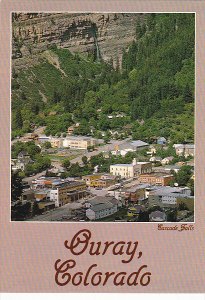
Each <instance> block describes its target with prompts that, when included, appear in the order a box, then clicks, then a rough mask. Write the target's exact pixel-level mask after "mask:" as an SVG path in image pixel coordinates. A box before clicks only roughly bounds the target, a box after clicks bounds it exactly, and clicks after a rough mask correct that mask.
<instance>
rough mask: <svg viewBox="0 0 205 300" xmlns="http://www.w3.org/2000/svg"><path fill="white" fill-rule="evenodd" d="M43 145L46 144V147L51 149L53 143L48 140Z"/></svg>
mask: <svg viewBox="0 0 205 300" xmlns="http://www.w3.org/2000/svg"><path fill="white" fill-rule="evenodd" d="M43 146H44V148H45V149H50V148H51V143H50V142H48V141H47V142H45V143H44V144H43Z"/></svg>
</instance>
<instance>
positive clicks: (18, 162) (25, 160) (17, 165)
mask: <svg viewBox="0 0 205 300" xmlns="http://www.w3.org/2000/svg"><path fill="white" fill-rule="evenodd" d="M32 162H33V161H32V159H31V158H30V156H29V155H28V153H27V152H26V151H21V152H19V154H18V157H17V159H12V160H11V165H12V170H13V171H16V170H22V171H24V170H25V167H26V166H27V164H29V163H32Z"/></svg>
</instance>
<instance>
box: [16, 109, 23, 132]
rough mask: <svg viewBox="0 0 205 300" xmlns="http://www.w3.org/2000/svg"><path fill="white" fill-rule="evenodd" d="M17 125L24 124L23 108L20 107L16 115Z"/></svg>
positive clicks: (19, 126) (20, 126)
mask: <svg viewBox="0 0 205 300" xmlns="http://www.w3.org/2000/svg"><path fill="white" fill-rule="evenodd" d="M15 117H16V118H15V127H16V128H22V126H23V119H22V115H21V110H20V109H18V110H17V111H16V115H15Z"/></svg>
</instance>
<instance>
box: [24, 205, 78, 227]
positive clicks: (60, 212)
mask: <svg viewBox="0 0 205 300" xmlns="http://www.w3.org/2000/svg"><path fill="white" fill-rule="evenodd" d="M81 207H82V203H77V202H74V203H68V204H65V205H64V206H62V207H59V208H56V209H54V210H52V211H48V212H47V213H45V214H43V215H39V216H35V217H33V218H32V219H28V220H27V221H35V222H38V221H39V222H51V221H60V220H61V219H62V217H63V216H68V217H70V216H71V211H72V210H73V209H77V208H81Z"/></svg>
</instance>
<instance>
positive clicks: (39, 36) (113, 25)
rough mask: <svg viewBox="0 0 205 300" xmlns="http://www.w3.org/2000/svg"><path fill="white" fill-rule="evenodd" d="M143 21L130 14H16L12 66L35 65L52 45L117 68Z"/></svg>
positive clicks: (138, 16) (136, 15)
mask: <svg viewBox="0 0 205 300" xmlns="http://www.w3.org/2000/svg"><path fill="white" fill-rule="evenodd" d="M142 18H143V15H141V14H128V13H123V14H122V13H120V14H112V13H111V14H102V13H84V14H82V13H76V14H69V13H52V14H50V13H37V14H35V13H30V14H21V13H19V14H16V13H15V14H13V15H12V21H13V22H12V30H13V34H12V58H13V66H15V67H16V68H20V67H21V66H22V65H24V64H25V61H26V60H28V61H32V63H35V61H37V59H36V60H35V57H36V56H37V54H39V53H41V52H43V51H45V50H46V49H48V48H49V47H50V46H52V45H56V46H57V47H62V48H67V49H69V50H70V51H71V52H73V53H75V52H80V53H95V55H96V56H97V57H99V56H101V57H102V59H103V60H105V61H108V60H110V59H113V61H114V64H116V62H117V60H119V62H121V58H122V53H123V49H126V48H127V47H128V45H129V44H130V42H131V41H133V39H134V36H135V28H136V21H137V19H142ZM31 57H32V60H31V59H30V58H31Z"/></svg>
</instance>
